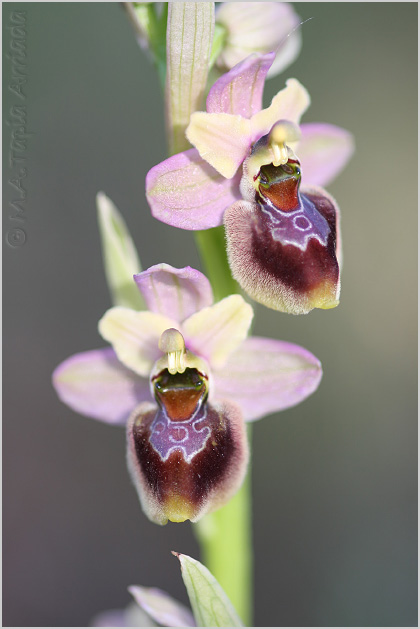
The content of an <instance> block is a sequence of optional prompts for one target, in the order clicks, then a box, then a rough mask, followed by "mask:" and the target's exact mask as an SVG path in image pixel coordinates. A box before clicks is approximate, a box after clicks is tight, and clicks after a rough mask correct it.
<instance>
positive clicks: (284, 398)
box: [53, 264, 321, 524]
mask: <svg viewBox="0 0 420 629" xmlns="http://www.w3.org/2000/svg"><path fill="white" fill-rule="evenodd" d="M134 279H135V282H136V284H137V287H138V289H139V291H140V293H141V295H142V297H143V298H144V300H145V302H146V304H147V307H148V309H149V311H140V312H139V311H135V310H131V309H129V308H124V307H115V308H111V309H110V310H108V311H107V312H106V313H105V315H104V317H103V318H102V319H101V321H100V322H99V331H100V333H101V335H102V337H103V338H104V339H105V340H107V341H109V342H110V343H111V345H112V349H111V348H109V349H102V350H94V351H90V352H85V353H82V354H77V355H75V356H72V357H71V358H69V359H67V360H66V361H64V363H62V364H61V365H60V366H59V367H57V369H56V370H55V372H54V375H53V383H54V386H55V388H56V390H57V393H58V395H59V397H60V398H61V399H62V401H64V402H65V403H66V404H68V405H69V406H71V407H72V408H73V409H75V410H77V411H79V412H81V413H83V414H85V415H88V416H91V417H95V418H96V419H100V420H102V421H105V422H109V423H113V424H125V423H127V421H128V427H127V439H128V464H129V468H130V471H131V474H132V478H133V481H134V483H135V485H136V488H137V491H138V493H139V497H140V500H141V502H142V506H143V509H144V511H145V512H146V514H147V515H148V517H149V518H150V519H151V520H153V521H155V522H157V523H159V524H165V523H166V522H167V520H168V519H170V520H172V521H183V520H186V519H190V520H192V521H196V520H197V519H199V518H200V517H202V516H203V515H204V514H205V513H207V512H209V511H211V510H213V509H216V508H218V507H219V506H221V505H222V504H224V503H225V502H226V501H227V500H228V499H229V498H230V497H231V496H232V495H233V493H235V491H236V490H237V489H238V488H239V486H240V484H241V482H242V480H243V477H244V474H245V471H246V464H247V457H248V452H247V444H246V434H245V428H244V420H245V421H252V420H255V419H260V418H261V417H263V416H264V415H267V414H269V413H272V412H274V411H278V410H282V409H284V408H287V407H290V406H293V405H295V404H297V403H299V402H300V401H302V400H303V399H305V398H306V397H307V396H308V395H309V394H310V393H312V392H313V391H314V390H315V389H316V388H317V386H318V384H319V381H320V378H321V368H320V364H319V362H318V360H317V359H316V358H315V357H314V356H313V355H312V354H310V353H309V352H308V351H306V350H304V349H303V348H301V347H298V346H297V345H292V344H290V343H284V342H282V341H276V340H269V339H264V338H258V337H251V338H246V337H247V333H248V330H249V326H250V324H251V320H252V317H253V312H252V308H251V306H250V305H249V304H247V303H246V302H245V301H244V300H243V299H242V297H240V296H239V295H231V296H230V297H226V298H225V299H223V300H222V301H220V302H218V303H216V304H214V305H211V304H212V301H213V296H212V291H211V287H210V283H209V281H208V280H207V278H206V277H205V276H204V275H202V273H200V272H199V271H196V270H194V269H191V268H190V267H186V268H184V269H175V268H173V267H171V266H169V265H166V264H159V265H157V266H154V267H151V268H150V269H148V270H147V271H144V272H142V273H139V274H137V275H135V276H134ZM139 403H140V405H139V406H138V404H139Z"/></svg>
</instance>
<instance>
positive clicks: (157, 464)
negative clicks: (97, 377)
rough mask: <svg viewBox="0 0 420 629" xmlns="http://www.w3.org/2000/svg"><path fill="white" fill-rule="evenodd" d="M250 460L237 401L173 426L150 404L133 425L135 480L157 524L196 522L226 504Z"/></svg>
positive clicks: (130, 446)
mask: <svg viewBox="0 0 420 629" xmlns="http://www.w3.org/2000/svg"><path fill="white" fill-rule="evenodd" d="M196 424H199V425H200V428H199V429H194V425H196ZM180 431H181V432H180ZM187 435H188V438H187ZM248 459H249V452H248V446H247V439H246V431H245V425H244V422H243V419H242V413H241V411H240V408H239V407H238V406H237V405H236V404H232V403H231V402H226V401H222V402H219V403H217V404H209V403H205V404H204V405H203V406H202V407H201V409H200V411H199V414H198V415H195V416H193V417H192V418H191V419H190V420H188V421H183V422H182V423H179V422H171V421H169V422H167V420H165V413H162V411H161V410H159V409H158V408H157V407H156V406H154V405H150V404H147V403H145V404H141V405H140V406H139V407H137V408H136V409H135V410H134V411H133V413H132V415H131V417H130V419H129V421H128V424H127V461H128V467H129V471H130V475H131V478H132V480H133V483H134V485H135V487H136V489H137V491H138V493H139V497H140V500H141V503H142V506H143V509H144V511H145V513H146V515H147V516H148V517H149V519H151V520H152V521H153V522H155V523H156V524H161V525H164V524H166V523H167V521H168V520H170V521H172V522H184V521H185V520H187V519H188V520H191V521H192V522H196V521H197V520H199V519H200V518H201V517H203V515H205V514H206V513H209V512H211V511H214V510H215V509H217V508H219V507H220V506H222V505H223V504H225V503H226V502H227V501H228V500H229V499H230V498H231V497H232V496H233V495H234V494H235V493H236V491H237V490H238V489H239V487H240V485H241V484H242V481H243V478H244V476H245V473H246V467H247V463H248Z"/></svg>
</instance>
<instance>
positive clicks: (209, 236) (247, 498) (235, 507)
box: [194, 227, 253, 627]
mask: <svg viewBox="0 0 420 629" xmlns="http://www.w3.org/2000/svg"><path fill="white" fill-rule="evenodd" d="M195 239H196V244H197V247H198V250H199V252H200V257H201V260H202V263H203V266H204V270H205V273H206V275H207V276H208V278H209V279H210V281H211V284H212V287H213V292H214V297H215V301H218V300H220V299H223V297H227V296H228V295H231V294H232V293H238V292H239V286H238V284H237V283H236V282H235V280H234V279H233V278H232V275H231V272H230V268H229V264H228V260H227V255H226V245H225V236H224V228H223V227H216V228H214V229H207V230H205V231H200V232H196V234H195ZM251 437H252V430H251V424H248V442H249V447H250V449H251ZM251 505H252V501H251V471H250V469H249V470H248V474H247V477H246V479H245V481H244V484H243V485H242V487H241V489H240V490H239V492H238V493H237V494H236V496H235V497H234V498H233V499H232V500H231V501H230V502H229V503H228V504H227V505H226V506H224V507H222V508H221V509H219V510H218V511H215V512H214V513H211V514H210V515H207V516H205V517H204V518H203V519H202V520H200V521H199V522H198V523H197V524H196V525H195V526H194V528H195V531H196V534H197V538H198V541H199V543H200V547H201V553H202V559H203V563H204V565H205V566H206V567H207V568H208V569H209V570H210V572H211V573H212V574H213V576H214V577H215V578H216V579H217V581H218V582H219V583H220V585H221V586H222V587H223V589H224V590H225V592H226V594H227V595H228V597H229V598H230V600H231V602H232V604H233V606H234V607H235V609H236V611H237V612H238V614H239V616H240V617H241V618H242V621H243V622H244V624H245V626H248V627H249V626H251V625H252V600H253V596H252V594H253V580H252V573H253V554H252V524H251V521H252V508H251Z"/></svg>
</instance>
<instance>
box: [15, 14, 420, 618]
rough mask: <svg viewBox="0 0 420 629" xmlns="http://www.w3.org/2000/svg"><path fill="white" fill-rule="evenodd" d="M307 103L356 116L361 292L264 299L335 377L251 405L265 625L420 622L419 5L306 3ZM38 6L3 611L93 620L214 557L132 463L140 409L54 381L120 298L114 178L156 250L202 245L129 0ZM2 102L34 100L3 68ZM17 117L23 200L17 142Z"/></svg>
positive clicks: (140, 242) (276, 333)
mask: <svg viewBox="0 0 420 629" xmlns="http://www.w3.org/2000/svg"><path fill="white" fill-rule="evenodd" d="M295 6H296V9H297V11H298V13H299V15H300V16H301V17H302V19H306V18H307V17H310V16H314V18H315V19H313V20H311V21H310V22H309V23H307V24H305V25H304V26H303V41H304V44H303V50H302V53H301V55H300V57H299V59H298V60H297V61H296V62H295V63H294V64H293V66H291V68H290V69H288V70H287V71H286V73H285V74H283V75H282V76H280V77H277V78H274V79H272V80H271V81H270V82H269V83H268V84H267V88H266V92H265V104H266V105H267V104H268V103H269V102H270V100H271V97H272V96H273V95H274V94H275V93H276V92H277V91H278V90H279V89H280V88H281V87H282V86H283V85H284V80H285V79H286V78H288V77H289V76H295V77H296V78H298V79H299V80H300V81H301V82H302V83H303V84H304V85H305V86H306V87H307V88H308V90H309V92H310V94H311V96H312V105H311V108H310V109H309V111H308V112H307V114H306V115H305V117H304V121H308V122H309V121H326V122H330V123H335V124H338V125H340V126H342V127H345V128H347V129H349V130H351V131H352V132H353V133H354V134H355V137H356V143H357V153H356V155H355V157H354V158H353V160H352V162H351V163H350V165H349V166H348V168H347V169H346V171H345V172H344V173H343V174H342V175H341V176H340V177H339V178H338V179H337V180H336V181H335V182H334V183H333V184H332V185H331V186H329V190H330V191H331V193H332V194H333V195H334V196H335V197H336V198H337V199H338V201H339V203H340V205H341V210H342V227H343V238H344V254H345V258H344V267H343V290H342V301H341V304H340V306H339V308H337V309H335V310H332V311H325V312H318V311H317V312H312V313H311V314H309V315H307V316H305V317H292V316H288V315H284V314H278V313H275V312H272V311H268V310H266V309H264V308H262V307H256V325H255V333H256V334H261V335H265V336H272V337H275V338H281V339H284V340H288V341H293V342H297V343H300V344H301V345H303V346H305V347H307V348H308V349H310V350H311V351H312V352H313V353H314V354H316V355H317V356H318V357H319V358H320V359H321V360H322V362H323V366H324V379H323V381H322V383H321V386H320V388H319V390H318V391H317V392H316V394H314V395H313V396H312V397H311V398H310V399H309V400H307V401H306V402H305V403H303V404H302V405H300V406H298V407H296V408H293V409H290V410H289V411H286V412H283V413H281V415H276V416H271V417H269V418H266V419H264V420H263V421H261V422H259V423H258V424H256V425H255V430H254V435H255V436H254V452H253V493H254V540H255V580H256V617H255V618H256V619H255V622H256V624H257V625H261V626H278V625H288V626H300V625H309V626H328V625H338V626H343V625H344V626H345V625H368V626H372V625H385V626H393V625H416V624H417V502H416V501H417V458H416V456H417V422H416V408H417V406H416V382H417V374H416V368H417V367H416V351H415V348H416V329H417V328H416V321H417V314H416V303H417V297H416V287H417V275H416V268H417V263H416V262H417V257H416V234H417V223H416V201H417V197H416V190H417V146H416V144H417V143H416V139H417V115H416V114H417V5H416V4H413V3H354V4H353V3H297V4H296V5H295ZM13 10H19V11H22V10H25V11H27V32H28V35H27V45H28V74H29V82H28V85H27V86H26V90H27V109H28V129H29V131H31V132H33V134H34V135H33V136H32V137H31V140H30V142H29V150H28V162H27V169H28V177H27V179H26V185H27V204H26V208H27V222H26V225H25V230H26V233H27V242H26V243H25V245H24V246H23V247H21V248H18V249H12V248H10V247H9V246H8V245H7V244H5V240H3V242H4V246H3V262H4V264H3V268H4V300H3V303H4V319H3V321H4V384H3V393H4V414H3V417H4V423H3V428H4V434H3V436H4V439H3V444H4V447H3V500H4V502H3V514H4V524H3V554H4V571H3V584H4V586H3V615H4V617H3V624H5V625H12V626H16V625H21V626H24V625H26V626H40V625H43V626H51V625H58V626H60V625H66V626H67V625H69V626H77V625H86V624H87V623H89V621H90V619H91V617H92V616H93V615H94V614H95V613H97V612H99V611H101V610H103V609H107V608H110V607H123V606H125V605H126V604H127V603H128V602H129V600H130V596H129V595H128V593H127V591H126V587H127V586H128V585H130V584H141V585H150V586H152V585H154V586H159V587H161V588H162V589H164V590H167V591H168V592H170V593H171V594H172V595H173V596H175V597H177V598H178V599H179V600H183V601H184V602H186V601H187V599H186V594H185V591H184V588H183V585H182V581H181V577H180V574H179V569H178V565H177V561H176V560H175V559H174V558H173V557H172V556H171V555H170V552H169V551H170V550H172V549H173V550H177V551H181V552H184V553H187V554H190V555H192V556H193V557H197V558H198V547H197V544H196V542H195V539H194V537H193V534H192V530H191V527H190V525H189V524H185V525H168V526H166V527H163V528H161V527H158V526H156V525H153V524H151V523H149V522H148V521H147V520H146V518H145V516H144V515H143V513H142V512H141V509H140V507H139V504H138V501H137V496H136V494H135V491H134V489H133V488H132V486H131V484H130V482H129V480H128V475H127V471H126V468H125V451H124V450H125V448H124V431H123V430H121V429H118V428H115V427H114V428H113V427H109V426H106V425H102V424H101V423H99V422H96V421H94V420H90V419H86V418H83V417H80V416H78V415H77V414H76V413H74V412H72V411H71V410H70V409H68V408H67V407H65V406H64V405H62V404H61V403H60V402H59V401H58V399H57V398H56V396H55V393H54V391H53V389H52V387H51V383H50V379H51V373H52V371H53V369H54V367H55V366H56V365H57V364H58V363H59V362H60V361H62V360H63V359H64V358H66V357H67V356H69V355H70V354H73V353H75V352H77V351H83V350H87V349H91V348H97V347H101V346H102V345H103V343H102V341H101V339H100V337H99V335H98V333H97V331H96V325H97V321H98V320H99V318H100V317H101V316H102V314H103V313H104V311H105V310H106V309H107V308H108V307H109V305H110V301H109V295H108V292H107V287H106V284H105V280H104V275H103V271H102V263H101V254H100V244H99V237H98V230H97V225H96V214H95V194H96V192H97V191H98V190H104V191H105V192H106V194H108V195H109V196H110V197H111V198H112V199H113V201H114V202H115V203H116V205H117V206H118V207H119V209H120V210H121V212H122V213H123V215H124V217H125V219H126V221H127V223H128V225H129V227H130V230H131V232H132V234H133V236H134V239H135V242H136V245H137V247H138V250H139V252H140V255H141V259H142V263H143V266H144V268H147V267H148V266H150V265H152V264H156V263H158V262H168V263H170V264H173V265H174V266H179V267H181V266H184V265H187V264H190V265H192V266H199V260H198V257H197V254H196V252H195V249H194V246H193V238H192V235H191V234H190V233H188V232H182V231H180V230H175V229H173V228H171V227H168V226H166V225H163V224H161V223H159V222H157V221H155V220H153V219H152V218H151V216H150V212H149V209H148V206H147V203H146V201H145V196H144V178H145V175H146V173H147V170H148V169H149V168H150V167H151V166H153V165H155V164H156V163H158V162H159V161H161V160H162V159H163V158H164V157H165V138H164V126H163V105H162V100H161V96H160V88H159V85H158V82H157V78H156V76H155V73H154V70H153V68H152V67H151V66H150V64H149V62H148V60H147V58H146V57H145V55H144V54H143V52H142V51H141V50H140V49H139V47H138V46H137V43H136V40H135V37H134V35H133V33H132V30H131V26H130V24H129V23H128V21H127V19H126V16H125V14H124V13H123V11H122V9H121V8H120V6H119V5H118V4H116V3H109V4H106V3H98V4H93V3H74V4H68V3H63V4H59V3H52V4H49V3H34V4H21V3H19V4H4V5H3V16H4V18H3V28H4V37H3V45H4V48H5V52H7V51H8V46H9V42H10V32H9V31H8V30H7V26H8V24H9V14H10V12H11V11H13ZM3 64H4V66H3V67H4V109H3V111H4V117H7V115H8V110H9V107H10V105H11V104H13V103H14V102H16V99H15V98H14V97H13V95H12V94H11V93H10V91H9V90H8V88H7V85H8V81H9V77H10V68H11V65H10V60H9V59H8V58H7V57H5V56H4V57H3ZM3 133H4V154H3V155H4V157H3V160H4V161H3V165H4V179H3V187H4V205H3V220H4V230H5V232H4V233H6V231H7V229H8V228H9V227H10V225H11V222H10V219H9V218H8V215H9V207H8V204H9V202H10V200H11V199H12V198H14V196H13V194H12V190H11V186H10V185H8V178H9V177H10V172H11V171H10V169H9V168H8V164H7V159H8V142H9V139H10V128H9V127H8V126H7V125H4V126H3Z"/></svg>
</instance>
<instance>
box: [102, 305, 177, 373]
mask: <svg viewBox="0 0 420 629" xmlns="http://www.w3.org/2000/svg"><path fill="white" fill-rule="evenodd" d="M177 326H178V324H177V322H176V321H174V320H173V319H170V318H169V317H165V316H164V315H161V314H158V313H156V312H147V311H146V312H136V311H135V310H131V309H130V308H122V307H116V308H111V309H110V310H108V311H107V312H106V313H105V314H104V316H103V317H102V319H101V320H100V321H99V324H98V329H99V333H100V334H101V336H102V338H104V339H105V340H106V341H108V342H109V343H111V345H112V347H113V348H114V351H115V353H116V354H117V356H118V359H119V360H120V361H121V362H122V363H123V364H124V365H125V366H126V367H129V368H130V369H132V370H133V371H135V372H136V373H138V374H139V375H140V376H144V377H148V376H149V374H150V371H151V369H152V366H153V364H154V363H155V361H156V360H157V359H158V358H160V357H161V355H162V352H161V351H160V350H159V339H160V336H161V334H162V332H164V331H165V330H167V329H169V328H176V327H177Z"/></svg>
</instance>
